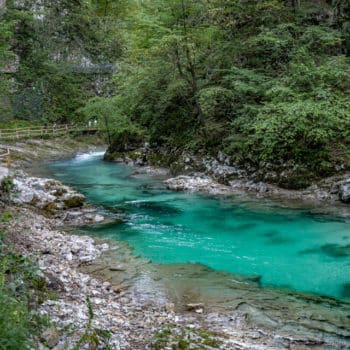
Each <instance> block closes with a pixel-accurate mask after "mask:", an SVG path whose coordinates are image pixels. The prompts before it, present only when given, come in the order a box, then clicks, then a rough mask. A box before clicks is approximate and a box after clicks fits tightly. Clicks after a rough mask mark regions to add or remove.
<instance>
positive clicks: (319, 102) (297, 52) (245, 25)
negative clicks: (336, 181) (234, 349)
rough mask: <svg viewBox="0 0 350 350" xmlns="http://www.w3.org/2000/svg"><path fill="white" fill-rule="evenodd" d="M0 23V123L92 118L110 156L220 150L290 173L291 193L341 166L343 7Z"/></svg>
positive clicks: (348, 115) (91, 4)
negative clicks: (126, 147)
mask: <svg viewBox="0 0 350 350" xmlns="http://www.w3.org/2000/svg"><path fill="white" fill-rule="evenodd" d="M1 17H2V21H1V23H0V26H1V28H0V47H1V56H0V62H1V65H0V67H2V68H1V70H0V74H1V85H0V89H1V90H0V92H1V94H0V96H1V100H0V103H1V104H0V109H1V116H2V119H3V122H6V123H8V122H10V121H11V120H17V121H18V120H26V121H29V122H30V123H43V122H45V121H49V122H58V123H73V122H82V121H87V120H89V118H92V117H93V118H95V117H97V118H98V119H99V121H100V125H101V126H102V125H104V129H108V130H107V131H108V132H107V134H108V143H109V144H110V147H111V148H112V149H113V148H118V147H120V146H118V145H120V144H121V143H129V144H142V143H144V142H148V143H149V144H150V145H151V147H154V148H158V149H159V148H160V147H162V148H163V149H167V150H168V151H169V152H171V153H172V154H175V155H176V154H180V153H182V152H188V153H190V154H211V155H213V154H217V152H218V151H222V152H224V153H225V154H227V155H229V156H230V158H231V159H232V161H235V162H237V163H238V164H241V165H242V166H246V165H247V164H250V165H254V166H255V167H261V168H264V167H265V168H269V167H270V168H271V167H280V166H282V165H283V166H287V167H289V168H291V169H293V171H294V174H295V177H294V179H293V180H291V182H290V183H289V184H288V185H287V187H288V186H289V187H292V188H302V187H305V186H306V185H308V184H309V181H310V179H317V178H322V177H326V176H329V175H332V174H334V173H337V172H339V171H344V170H346V169H348V168H349V166H350V99H349V94H350V3H349V1H348V0H260V1H257V0H235V1H232V0H213V1H206V0H152V1H151V0H144V1H141V0H140V1H137V0H104V1H102V0H101V1H98V0H74V1H68V0H60V1H52V0H35V1H34V0H33V1H28V0H22V1H13V0H10V1H7V2H6V6H3V9H2V10H1ZM106 126H107V127H106ZM306 179H307V180H306Z"/></svg>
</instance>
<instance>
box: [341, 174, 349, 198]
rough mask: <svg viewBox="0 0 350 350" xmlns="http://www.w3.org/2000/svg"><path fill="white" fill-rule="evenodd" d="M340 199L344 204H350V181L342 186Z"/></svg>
mask: <svg viewBox="0 0 350 350" xmlns="http://www.w3.org/2000/svg"><path fill="white" fill-rule="evenodd" d="M339 199H340V200H341V201H342V202H344V203H350V179H348V180H347V181H346V182H343V183H342V184H341V185H340V187H339Z"/></svg>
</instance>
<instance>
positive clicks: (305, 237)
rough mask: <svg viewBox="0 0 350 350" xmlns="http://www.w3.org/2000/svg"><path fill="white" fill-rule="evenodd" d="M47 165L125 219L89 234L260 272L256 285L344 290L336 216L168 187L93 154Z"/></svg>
mask: <svg viewBox="0 0 350 350" xmlns="http://www.w3.org/2000/svg"><path fill="white" fill-rule="evenodd" d="M50 172H51V175H52V176H54V177H56V178H58V179H60V180H62V181H63V182H65V183H67V184H71V185H73V186H75V187H76V188H77V189H78V190H80V191H81V192H83V193H84V194H85V195H86V196H87V198H88V200H89V201H91V202H92V203H95V204H99V205H103V206H104V207H105V208H106V209H107V210H108V209H112V210H109V212H110V214H111V215H114V216H118V215H122V216H123V219H125V220H126V221H125V222H123V223H121V222H120V221H119V222H116V224H115V225H108V226H102V227H100V228H95V229H93V230H94V231H93V233H94V234H98V235H101V236H103V237H108V238H112V239H115V240H123V241H127V242H128V243H129V244H131V245H132V246H133V247H134V250H135V254H141V255H142V256H144V257H146V258H148V259H151V260H152V261H154V262H157V263H163V264H170V263H188V262H191V263H201V264H205V265H207V266H209V267H211V268H213V269H216V270H222V271H228V272H232V273H235V274H242V275H255V276H260V277H261V278H260V283H261V284H262V285H274V286H288V287H289V288H292V289H295V290H299V291H307V292H313V293H318V294H324V295H330V296H335V297H342V296H345V294H346V295H347V294H348V288H346V286H348V285H349V283H350V248H349V247H350V245H349V238H350V224H349V223H348V222H346V221H345V220H343V219H340V218H337V217H335V216H327V215H321V214H319V213H314V210H313V208H285V207H284V208H282V207H279V206H278V205H277V204H276V202H270V201H267V200H261V201H256V200H253V199H250V198H246V197H242V196H239V197H231V198H213V197H209V196H199V195H194V194H188V193H179V192H171V191H168V190H166V189H165V188H164V186H163V185H162V182H161V179H157V178H154V177H153V178H152V177H151V176H149V175H146V174H145V175H138V176H137V177H135V176H132V174H133V169H132V168H130V167H128V166H126V165H124V164H115V163H105V162H103V161H102V160H101V155H100V154H96V155H94V154H90V155H86V156H80V157H79V158H75V159H73V160H69V161H64V162H56V163H53V164H52V165H51V166H50ZM118 213H120V214H118ZM344 290H345V292H344Z"/></svg>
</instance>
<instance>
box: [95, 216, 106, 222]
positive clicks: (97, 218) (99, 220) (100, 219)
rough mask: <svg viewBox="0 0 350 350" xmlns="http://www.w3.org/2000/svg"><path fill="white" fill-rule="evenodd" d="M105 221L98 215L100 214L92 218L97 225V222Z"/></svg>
mask: <svg viewBox="0 0 350 350" xmlns="http://www.w3.org/2000/svg"><path fill="white" fill-rule="evenodd" d="M104 220H105V218H104V216H102V215H100V214H96V215H95V217H94V222H96V223H99V222H103V221H104Z"/></svg>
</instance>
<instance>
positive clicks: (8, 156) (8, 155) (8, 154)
mask: <svg viewBox="0 0 350 350" xmlns="http://www.w3.org/2000/svg"><path fill="white" fill-rule="evenodd" d="M6 165H7V169H10V168H11V153H10V149H9V148H8V149H7V154H6Z"/></svg>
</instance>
